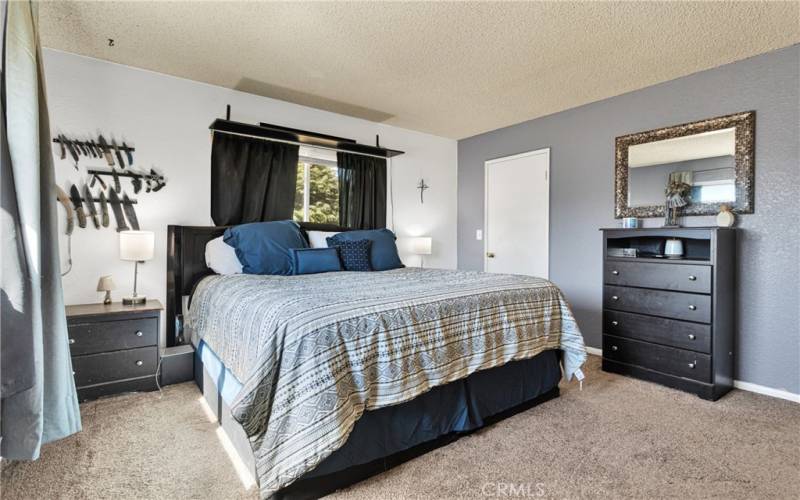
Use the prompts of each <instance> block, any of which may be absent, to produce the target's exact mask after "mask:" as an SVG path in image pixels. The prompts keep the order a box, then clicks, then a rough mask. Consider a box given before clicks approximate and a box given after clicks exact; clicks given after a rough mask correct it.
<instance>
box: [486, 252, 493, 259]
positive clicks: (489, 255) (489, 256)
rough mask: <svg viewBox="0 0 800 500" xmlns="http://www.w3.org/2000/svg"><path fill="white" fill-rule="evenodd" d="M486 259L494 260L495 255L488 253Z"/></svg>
mask: <svg viewBox="0 0 800 500" xmlns="http://www.w3.org/2000/svg"><path fill="white" fill-rule="evenodd" d="M486 257H488V258H490V259H494V253H492V252H486Z"/></svg>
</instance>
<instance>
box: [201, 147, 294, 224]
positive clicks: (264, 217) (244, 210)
mask: <svg viewBox="0 0 800 500" xmlns="http://www.w3.org/2000/svg"><path fill="white" fill-rule="evenodd" d="M299 150H300V148H299V146H297V145H294V144H284V143H282V142H273V141H265V140H263V139H255V138H250V137H241V136H236V135H231V134H225V133H221V132H216V133H214V140H213V144H212V147H211V218H212V219H213V221H214V223H215V224H216V225H218V226H227V225H231V224H243V223H245V222H261V221H270V220H286V219H291V218H292V212H293V210H294V195H295V191H296V188H297V158H298V152H299Z"/></svg>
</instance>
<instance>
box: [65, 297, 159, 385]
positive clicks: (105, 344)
mask: <svg viewBox="0 0 800 500" xmlns="http://www.w3.org/2000/svg"><path fill="white" fill-rule="evenodd" d="M161 309H162V307H161V303H159V302H158V301H157V300H149V301H147V303H146V304H144V305H140V306H123V305H122V304H118V303H115V304H110V305H103V304H86V305H75V306H67V308H66V310H67V328H68V330H69V348H70V354H71V356H72V371H73V373H74V376H75V386H76V387H77V389H78V399H79V400H80V401H87V400H90V399H96V398H98V397H100V396H108V395H111V394H118V393H122V392H129V391H150V390H154V389H156V388H157V387H158V385H157V384H156V373H157V371H158V359H159V351H158V345H159V324H160V319H161Z"/></svg>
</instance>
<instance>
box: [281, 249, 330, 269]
mask: <svg viewBox="0 0 800 500" xmlns="http://www.w3.org/2000/svg"><path fill="white" fill-rule="evenodd" d="M289 253H290V254H291V256H292V274H315V273H329V272H332V271H341V270H342V263H341V262H340V261H339V250H337V249H336V248H291V249H289Z"/></svg>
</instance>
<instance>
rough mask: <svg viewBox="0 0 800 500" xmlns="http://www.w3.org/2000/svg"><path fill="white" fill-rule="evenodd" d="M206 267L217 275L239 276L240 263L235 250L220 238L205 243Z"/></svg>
mask: <svg viewBox="0 0 800 500" xmlns="http://www.w3.org/2000/svg"><path fill="white" fill-rule="evenodd" d="M206 265H207V266H208V267H209V268H211V270H212V271H214V272H215V273H217V274H223V275H227V274H241V273H242V263H241V262H239V257H237V256H236V250H234V248H233V247H232V246H230V245H228V244H227V243H225V242H224V241H223V240H222V236H220V237H219V238H214V239H213V240H211V241H209V242H208V243H206Z"/></svg>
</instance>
